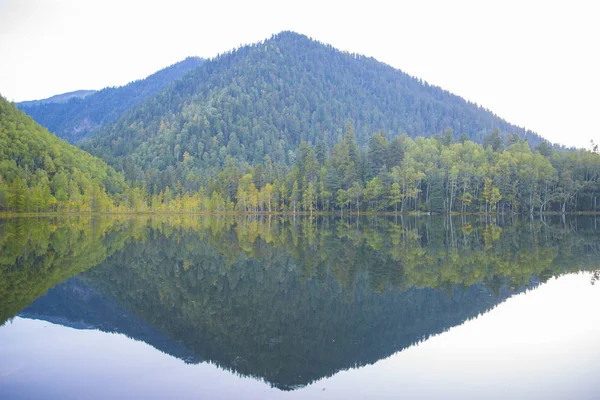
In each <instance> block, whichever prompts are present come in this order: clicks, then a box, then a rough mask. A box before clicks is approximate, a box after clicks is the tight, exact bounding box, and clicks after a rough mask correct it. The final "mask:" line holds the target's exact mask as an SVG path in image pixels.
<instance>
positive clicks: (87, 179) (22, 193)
mask: <svg viewBox="0 0 600 400" xmlns="http://www.w3.org/2000/svg"><path fill="white" fill-rule="evenodd" d="M126 188H127V186H126V184H125V181H124V178H123V176H122V175H121V174H119V173H117V172H116V171H115V170H114V169H113V168H111V167H109V166H108V165H106V163H105V162H104V161H102V160H100V159H98V158H96V157H94V156H92V155H90V154H89V153H86V152H85V151H83V150H80V149H78V148H77V147H75V146H72V145H70V144H68V143H67V142H65V141H63V140H61V139H59V138H57V137H56V136H54V135H52V134H50V133H49V132H48V131H47V130H46V129H45V128H43V127H41V126H40V125H38V124H37V123H35V122H34V121H33V120H32V119H31V117H29V116H27V115H26V114H25V113H23V112H22V111H19V110H18V109H17V107H16V106H15V105H14V104H11V103H9V102H8V101H6V100H5V99H4V98H2V97H0V211H7V210H10V211H54V210H106V209H109V208H111V207H112V205H113V200H114V199H113V197H115V198H116V196H118V194H119V193H121V192H123V191H124V190H125V189H126Z"/></svg>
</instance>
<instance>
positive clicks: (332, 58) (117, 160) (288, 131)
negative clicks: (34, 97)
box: [84, 32, 542, 178]
mask: <svg viewBox="0 0 600 400" xmlns="http://www.w3.org/2000/svg"><path fill="white" fill-rule="evenodd" d="M348 120H352V121H353V122H354V127H355V131H356V139H357V141H358V143H359V145H363V144H365V143H366V142H367V141H368V138H369V137H370V136H372V135H373V134H375V133H376V132H378V131H380V130H382V131H384V134H385V135H387V136H388V137H390V136H391V135H394V134H396V135H397V134H400V133H407V134H408V135H409V136H413V137H415V136H432V135H435V134H437V133H441V132H442V131H444V130H445V129H446V128H448V127H450V128H452V129H453V131H454V133H455V136H459V135H461V134H466V135H468V137H469V138H471V139H473V140H475V141H479V142H481V141H482V140H483V137H484V136H485V135H487V134H488V133H490V132H491V131H492V130H494V129H496V128H497V129H500V131H501V132H503V133H517V134H518V135H519V136H521V137H524V138H527V139H528V140H529V141H530V142H532V143H537V142H539V141H541V140H542V139H541V138H540V137H539V136H537V135H535V134H532V133H530V132H525V131H524V130H523V129H521V128H518V127H516V126H513V125H510V124H509V123H507V122H506V121H504V120H502V119H500V118H499V117H497V116H495V115H494V114H492V113H491V112H489V111H487V110H485V109H483V108H480V107H478V106H477V105H475V104H472V103H469V102H467V101H465V100H464V99H462V98H460V97H458V96H455V95H453V94H451V93H449V92H447V91H444V90H442V89H440V88H438V87H435V86H430V85H428V84H426V83H423V82H422V81H421V80H418V79H416V78H413V77H410V76H409V75H407V74H405V73H403V72H401V71H399V70H396V69H394V68H392V67H390V66H388V65H385V64H382V63H380V62H377V61H376V60H374V59H372V58H367V57H364V56H358V55H354V54H348V53H343V52H340V51H338V50H336V49H334V48H333V47H331V46H327V45H324V44H321V43H319V42H316V41H313V40H310V39H308V38H307V37H305V36H302V35H299V34H296V33H291V32H283V33H281V34H278V35H275V36H274V37H272V38H271V39H269V40H266V41H265V42H263V43H258V44H255V45H251V46H246V47H242V48H240V49H238V50H235V51H232V52H230V53H226V54H223V55H221V56H218V57H216V58H215V59H212V60H210V61H207V62H206V63H205V64H203V65H202V66H201V67H200V68H198V69H197V70H195V71H194V72H193V73H191V74H189V75H187V76H186V77H184V78H182V79H181V80H178V81H177V82H175V83H174V84H173V85H172V86H170V87H169V88H167V89H166V90H165V91H163V92H161V93H159V94H158V95H157V96H155V97H153V98H152V99H150V100H148V101H147V102H145V103H143V104H141V105H140V106H138V107H134V108H133V109H131V110H130V111H129V112H128V113H126V114H125V115H124V116H123V117H122V118H121V119H120V120H119V121H118V122H117V123H116V124H115V125H113V126H112V127H110V128H108V129H106V130H105V131H103V132H101V133H99V134H98V135H97V136H96V137H94V138H93V139H92V140H91V141H90V142H89V143H87V144H85V145H84V147H85V148H86V149H88V150H90V151H91V152H92V153H94V154H97V155H99V156H101V157H103V158H105V159H106V160H107V161H108V162H109V163H112V164H113V165H114V166H115V167H117V169H123V170H125V171H126V172H127V174H128V176H130V177H132V178H133V177H138V178H139V177H140V176H143V174H144V173H148V172H150V174H151V175H152V173H153V170H154V171H165V170H166V169H167V168H168V167H170V166H173V167H175V168H177V166H178V165H179V164H181V163H183V162H184V158H185V162H187V164H188V167H189V168H188V169H191V170H192V172H193V173H194V174H196V175H198V174H199V175H202V176H206V175H207V174H208V175H210V171H216V168H215V167H216V166H219V165H222V163H223V162H224V160H225V156H226V155H231V156H232V157H233V158H234V159H236V160H237V161H238V162H240V163H243V162H248V163H250V164H256V163H261V162H262V161H263V157H264V156H265V155H266V154H269V155H270V157H271V160H272V161H273V162H274V163H279V164H281V165H290V164H291V163H293V160H292V158H293V156H294V155H293V154H290V152H292V153H293V152H294V151H295V150H296V149H297V147H298V145H299V143H300V141H301V140H305V141H307V142H309V143H312V144H315V143H317V141H318V140H320V139H322V140H324V142H325V144H326V145H327V146H329V147H332V146H333V145H334V144H335V143H337V142H339V140H340V139H341V136H342V128H343V127H344V124H345V123H346V122H347V121H348ZM186 153H187V155H186Z"/></svg>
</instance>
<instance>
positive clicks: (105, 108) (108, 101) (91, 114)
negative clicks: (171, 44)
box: [17, 57, 202, 143]
mask: <svg viewBox="0 0 600 400" xmlns="http://www.w3.org/2000/svg"><path fill="white" fill-rule="evenodd" d="M200 64H202V59H200V58H197V57H189V58H186V59H185V60H183V61H180V62H178V63H176V64H173V65H171V66H169V67H167V68H164V69H162V70H160V71H158V72H156V73H155V74H153V75H150V76H149V77H147V78H146V79H141V80H138V81H135V82H131V83H129V84H128V85H125V86H122V87H111V88H106V89H103V90H100V91H86V90H80V91H77V92H71V93H65V94H62V95H57V96H53V97H50V98H48V99H45V100H35V101H25V102H21V103H17V106H18V107H19V108H20V109H21V110H23V111H25V112H26V113H27V114H29V115H31V116H32V117H33V119H34V120H35V121H36V122H38V123H39V124H40V125H43V126H44V127H46V128H48V130H49V131H50V132H52V133H54V134H56V136H58V137H60V138H62V139H65V140H67V141H69V142H70V143H77V142H78V141H79V140H81V139H83V138H86V137H89V136H92V135H93V134H94V133H95V132H97V131H98V130H99V129H101V128H103V127H104V126H106V125H107V124H110V123H112V122H115V121H116V120H117V119H118V118H119V117H120V116H121V115H122V114H123V113H124V112H125V111H126V110H128V109H129V108H130V107H132V106H135V105H137V104H139V103H140V102H142V101H144V100H146V99H147V98H149V97H151V96H153V95H154V94H156V93H157V92H159V91H160V90H161V89H163V88H165V87H166V86H168V85H169V84H170V83H172V82H173V81H175V80H177V79H179V78H181V77H182V76H183V75H185V74H186V73H187V72H189V71H190V70H192V69H194V68H196V67H198V66H199V65H200Z"/></svg>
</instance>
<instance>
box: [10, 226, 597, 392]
mask: <svg viewBox="0 0 600 400" xmlns="http://www.w3.org/2000/svg"><path fill="white" fill-rule="evenodd" d="M599 228H600V225H599V224H597V221H596V220H595V218H594V217H571V218H569V217H567V218H560V217H556V218H546V219H544V220H540V219H539V218H535V219H510V218H492V219H490V218H489V217H488V218H470V219H467V218H444V217H426V218H423V217H422V218H407V217H404V218H400V217H398V218H394V217H385V218H382V217H379V218H373V217H369V218H360V219H357V218H333V217H318V218H313V219H310V218H295V219H294V218H287V217H272V218H269V217H235V218H234V217H182V216H176V217H119V218H114V217H112V218H109V217H94V218H80V217H79V218H18V219H9V220H3V221H2V220H0V398H2V399H5V398H6V399H38V398H47V399H104V398H146V399H152V398H181V399H187V398H215V399H218V398H222V399H229V398H251V399H252V398H255V399H265V398H266V399H269V398H310V399H313V398H333V399H348V398H367V397H369V398H390V399H392V398H394V399H396V398H400V397H404V398H527V399H531V398H540V399H542V398H564V399H572V398H584V399H585V398H590V399H593V398H598V397H600V381H599V380H598V379H597V377H598V375H599V374H600V313H599V312H598V307H599V306H600V283H598V284H594V283H596V281H597V280H600V279H599V278H600V274H599V273H598V272H597V271H598V270H600V229H599Z"/></svg>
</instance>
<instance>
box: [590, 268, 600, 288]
mask: <svg viewBox="0 0 600 400" xmlns="http://www.w3.org/2000/svg"><path fill="white" fill-rule="evenodd" d="M598 280H600V270H596V271H593V272H592V279H591V282H590V283H591V284H592V285H594V284H595V283H596V282H597V281H598Z"/></svg>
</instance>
